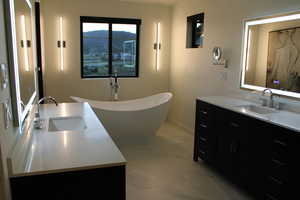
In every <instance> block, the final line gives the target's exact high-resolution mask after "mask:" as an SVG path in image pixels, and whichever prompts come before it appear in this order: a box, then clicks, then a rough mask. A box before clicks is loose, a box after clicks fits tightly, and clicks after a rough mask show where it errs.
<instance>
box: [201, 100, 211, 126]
mask: <svg viewBox="0 0 300 200" xmlns="http://www.w3.org/2000/svg"><path fill="white" fill-rule="evenodd" d="M213 113H214V112H213V107H212V106H211V105H210V104H208V103H205V102H202V101H197V122H198V123H203V124H205V125H208V124H209V122H210V121H211V120H212V119H213Z"/></svg>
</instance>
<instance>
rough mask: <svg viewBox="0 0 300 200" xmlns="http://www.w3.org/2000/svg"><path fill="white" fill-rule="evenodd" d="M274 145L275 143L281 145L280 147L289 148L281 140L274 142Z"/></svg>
mask: <svg viewBox="0 0 300 200" xmlns="http://www.w3.org/2000/svg"><path fill="white" fill-rule="evenodd" d="M274 143H275V144H279V145H281V146H284V147H286V146H287V144H286V143H285V142H282V141H280V140H274Z"/></svg>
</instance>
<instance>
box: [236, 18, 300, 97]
mask: <svg viewBox="0 0 300 200" xmlns="http://www.w3.org/2000/svg"><path fill="white" fill-rule="evenodd" d="M241 80H242V82H241V86H242V88H247V89H254V90H263V89H264V88H271V89H274V91H275V93H277V94H281V95H286V96H291V97H300V14H298V13H293V14H287V15H281V16H276V17H268V18H264V19H258V20H249V21H247V22H246V23H245V41H244V55H243V73H242V79H241Z"/></svg>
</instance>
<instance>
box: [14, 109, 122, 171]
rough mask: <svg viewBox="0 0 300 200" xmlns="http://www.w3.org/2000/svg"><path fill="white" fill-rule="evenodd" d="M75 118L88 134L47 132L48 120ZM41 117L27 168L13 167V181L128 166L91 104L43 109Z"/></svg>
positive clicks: (26, 164)
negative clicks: (40, 127) (34, 176)
mask: <svg viewBox="0 0 300 200" xmlns="http://www.w3.org/2000/svg"><path fill="white" fill-rule="evenodd" d="M74 116H77V117H82V118H83V119H84V121H85V124H86V127H87V128H86V129H85V130H83V131H58V132H48V122H49V118H57V117H74ZM40 117H41V119H42V120H43V121H44V122H43V128H42V129H40V130H38V129H32V136H31V137H32V138H31V140H32V141H31V142H30V143H29V148H28V149H29V150H28V153H27V156H26V160H25V162H26V163H25V164H24V166H25V167H20V166H12V170H11V171H12V172H11V173H12V175H11V176H12V177H18V176H29V175H38V174H47V173H58V172H66V171H76V170H87V169H95V168H103V167H113V166H121V165H126V160H125V158H124V157H123V155H122V153H121V152H120V151H119V149H118V147H117V146H116V145H115V143H114V142H113V140H112V139H111V137H110V136H109V134H108V133H107V131H106V130H105V128H104V127H103V125H102V124H101V122H100V121H99V119H98V118H97V116H96V115H95V113H94V112H93V110H92V108H91V107H90V106H89V104H87V103H62V104H59V105H58V106H55V104H45V105H41V107H40Z"/></svg>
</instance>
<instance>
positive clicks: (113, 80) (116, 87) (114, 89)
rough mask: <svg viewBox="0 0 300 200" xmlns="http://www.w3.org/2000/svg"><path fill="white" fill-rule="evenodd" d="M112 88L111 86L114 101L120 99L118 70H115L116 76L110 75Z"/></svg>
mask: <svg viewBox="0 0 300 200" xmlns="http://www.w3.org/2000/svg"><path fill="white" fill-rule="evenodd" d="M110 88H111V92H112V93H111V99H112V100H113V101H118V99H119V97H118V91H119V88H120V84H119V81H118V73H117V71H115V73H114V76H113V77H110Z"/></svg>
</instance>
